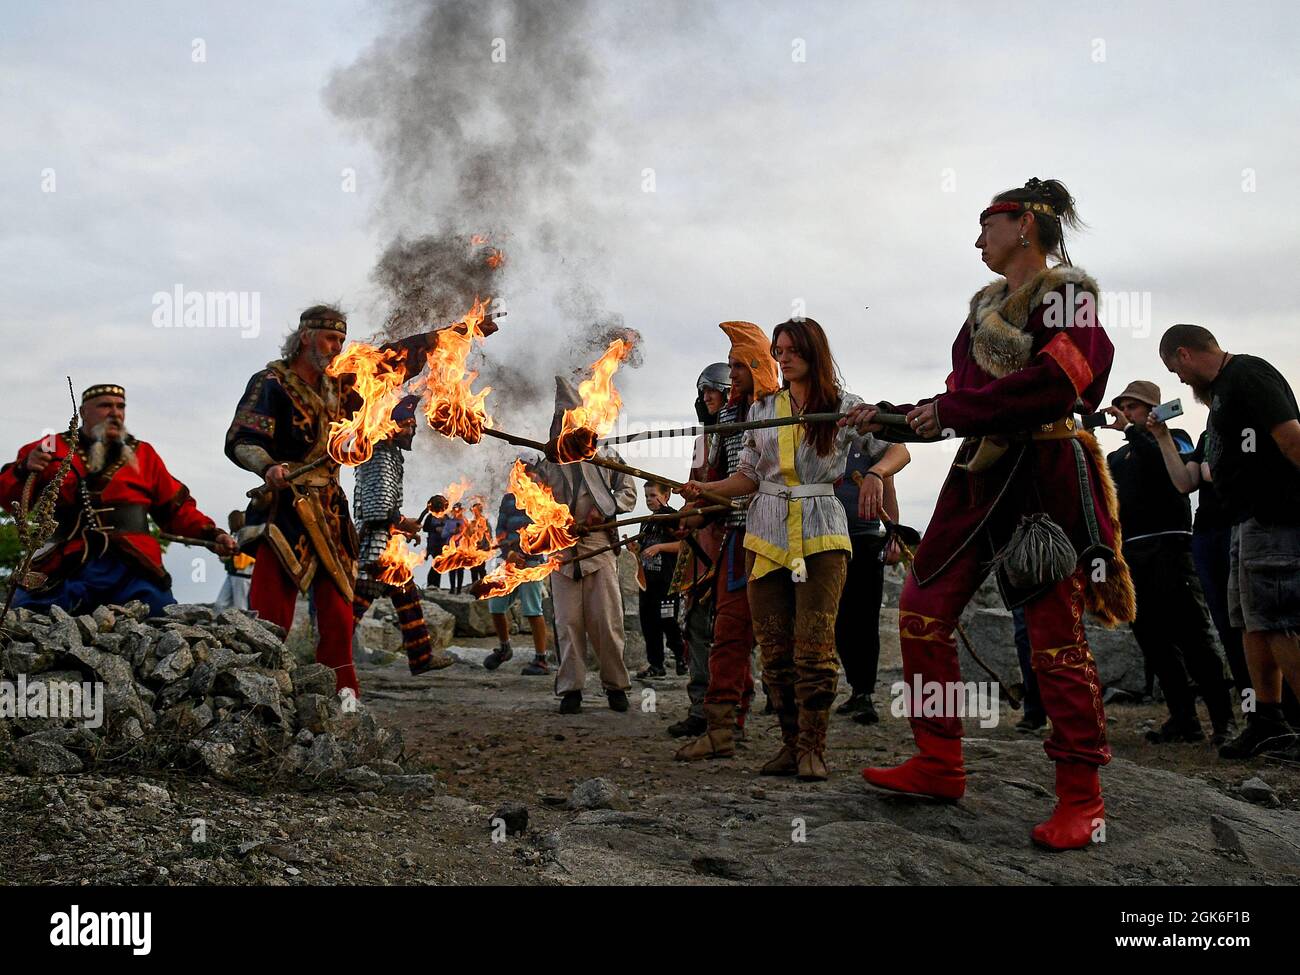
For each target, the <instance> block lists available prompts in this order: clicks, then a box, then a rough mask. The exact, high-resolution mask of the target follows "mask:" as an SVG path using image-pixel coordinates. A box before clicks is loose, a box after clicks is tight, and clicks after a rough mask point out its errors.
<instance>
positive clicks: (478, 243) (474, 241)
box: [469, 234, 487, 247]
mask: <svg viewBox="0 0 1300 975" xmlns="http://www.w3.org/2000/svg"><path fill="white" fill-rule="evenodd" d="M469 242H470V245H471V246H473V247H482V246H483V245H484V244H486V243H487V238H486V237H484V236H483V235H482V234H475V235H474V236H473V237H471V238H470V239H469Z"/></svg>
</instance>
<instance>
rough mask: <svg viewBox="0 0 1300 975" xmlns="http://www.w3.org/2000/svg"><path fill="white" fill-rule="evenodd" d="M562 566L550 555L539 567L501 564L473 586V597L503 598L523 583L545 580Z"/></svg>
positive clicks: (562, 562)
mask: <svg viewBox="0 0 1300 975" xmlns="http://www.w3.org/2000/svg"><path fill="white" fill-rule="evenodd" d="M563 564H564V560H563V559H561V558H560V557H559V556H558V555H552V556H551V557H550V558H549V559H547V560H546V561H545V562H543V563H542V564H541V565H534V566H520V565H515V564H514V563H513V562H502V563H501V564H500V565H499V566H497V567H496V568H495V569H493V570H492V571H491V572H489V573H488V574H487V575H485V576H484V577H483V578H482V579H480V580H479V581H478V583H477V584H476V585H475V586H474V595H475V596H477V597H478V598H479V599H490V598H492V597H493V596H504V595H506V594H507V593H511V592H514V591H515V590H516V589H517V588H519V587H520V586H521V585H523V584H524V583H525V582H536V581H537V580H538V579H545V578H546V577H547V576H548V575H550V574H551V573H552V572H554V571H555V570H556V569H558V568H559V567H560V566H561V565H563Z"/></svg>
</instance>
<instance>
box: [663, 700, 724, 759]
mask: <svg viewBox="0 0 1300 975" xmlns="http://www.w3.org/2000/svg"><path fill="white" fill-rule="evenodd" d="M704 720H705V721H707V722H708V725H709V730H708V731H706V732H705V733H704V734H703V735H701V736H700V737H699V738H696V739H695V740H694V741H693V742H690V743H689V744H686V745H683V746H682V747H681V748H679V749H678V750H677V754H676V755H674V756H673V758H675V759H677V761H679V762H698V761H700V760H701V759H705V758H729V757H731V756H732V755H734V754H736V741H735V734H736V706H735V705H734V704H705V705H704Z"/></svg>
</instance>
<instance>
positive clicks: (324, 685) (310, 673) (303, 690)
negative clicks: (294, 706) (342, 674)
mask: <svg viewBox="0 0 1300 975" xmlns="http://www.w3.org/2000/svg"><path fill="white" fill-rule="evenodd" d="M289 677H290V679H291V680H292V681H293V692H294V694H295V695H299V696H301V695H303V694H319V695H322V696H325V697H333V696H334V686H335V683H336V682H335V679H334V670H333V669H332V668H330V667H326V666H325V665H324V664H316V663H313V664H303V665H302V666H300V667H295V668H294V669H293V670H291V671H289Z"/></svg>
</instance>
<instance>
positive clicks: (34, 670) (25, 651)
mask: <svg viewBox="0 0 1300 975" xmlns="http://www.w3.org/2000/svg"><path fill="white" fill-rule="evenodd" d="M53 666H54V653H53V651H50V650H46V649H44V648H38V647H37V646H36V644H34V643H11V644H10V645H9V646H7V647H5V648H4V650H2V651H0V667H3V668H4V670H5V672H6V673H9V674H12V675H14V676H15V677H17V676H18V675H19V674H39V673H42V672H43V671H46V670H49V669H50V668H51V667H53Z"/></svg>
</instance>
